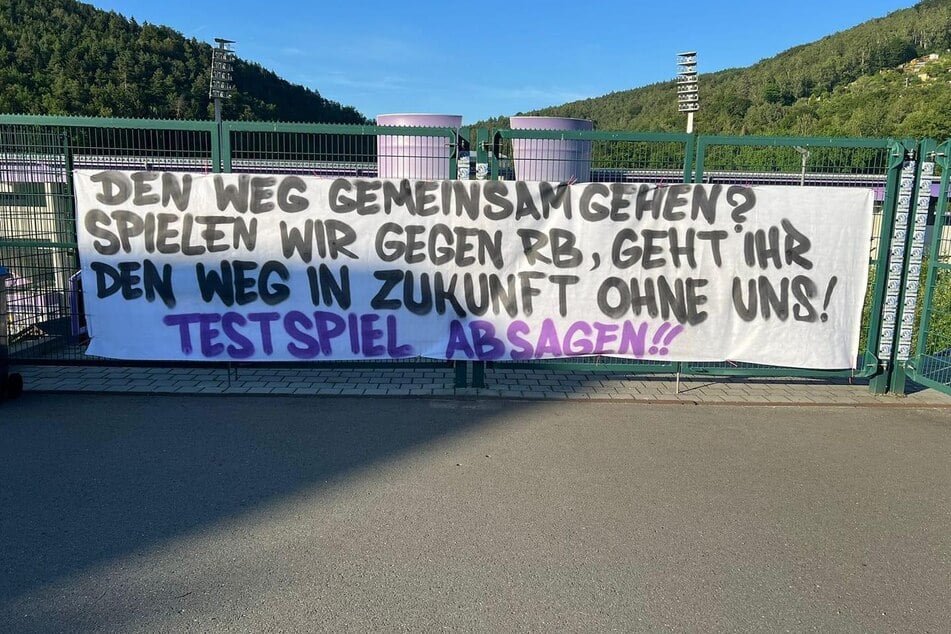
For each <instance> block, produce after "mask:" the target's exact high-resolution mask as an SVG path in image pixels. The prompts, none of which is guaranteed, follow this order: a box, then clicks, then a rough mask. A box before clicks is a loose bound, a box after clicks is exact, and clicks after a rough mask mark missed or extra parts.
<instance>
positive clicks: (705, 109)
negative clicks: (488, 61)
mask: <svg viewBox="0 0 951 634" xmlns="http://www.w3.org/2000/svg"><path fill="white" fill-rule="evenodd" d="M949 48H951V0H927V1H925V2H921V3H919V4H917V5H916V6H914V7H912V8H910V9H904V10H901V11H895V12H893V13H891V14H889V15H888V16H886V17H883V18H880V19H876V20H870V21H868V22H865V23H863V24H860V25H858V26H856V27H854V28H851V29H848V30H846V31H842V32H840V33H836V34H834V35H830V36H828V37H825V38H823V39H821V40H819V41H817V42H813V43H811V44H806V45H803V46H798V47H795V48H793V49H790V50H788V51H785V52H783V53H781V54H779V55H776V56H775V57H772V58H770V59H765V60H763V61H761V62H759V63H757V64H754V65H753V66H750V67H748V68H743V69H730V70H725V71H721V72H717V73H708V74H703V75H701V76H700V79H699V84H700V103H701V110H700V112H699V113H697V115H696V122H695V124H696V125H695V129H696V131H697V132H699V133H701V134H756V135H786V136H861V137H888V136H894V137H904V136H911V137H919V138H920V137H932V138H938V139H944V138H947V137H948V136H951V72H949V69H951V53H948V52H947V51H948V49H949ZM928 53H940V54H941V57H940V59H938V60H937V61H934V62H928V63H925V64H924V65H923V66H920V67H919V65H918V64H917V63H914V62H912V60H914V59H916V58H917V57H919V56H924V55H926V54H928ZM700 65H701V68H702V65H703V52H702V51H701V53H700ZM900 65H904V66H900ZM671 66H673V60H671ZM527 114H534V115H546V116H570V117H582V118H586V119H592V120H593V121H594V122H595V124H596V126H597V127H598V128H599V129H602V130H639V131H652V132H679V131H682V130H683V129H684V121H685V117H684V115H683V114H681V113H678V112H677V104H676V89H675V83H674V82H673V81H670V82H664V83H658V84H653V85H650V86H645V87H643V88H637V89H634V90H626V91H620V92H614V93H611V94H609V95H605V96H603V97H597V98H593V99H585V100H582V101H576V102H573V103H568V104H564V105H561V106H552V107H549V108H543V109H541V110H537V111H535V112H531V113H527ZM485 123H486V124H488V125H496V126H499V127H504V126H505V125H506V124H507V120H506V119H504V118H497V119H492V120H490V121H488V122H485Z"/></svg>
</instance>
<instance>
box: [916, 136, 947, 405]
mask: <svg viewBox="0 0 951 634" xmlns="http://www.w3.org/2000/svg"><path fill="white" fill-rule="evenodd" d="M949 150H951V141H948V142H945V143H944V144H942V145H941V146H939V147H938V148H937V150H936V152H935V158H936V161H935V176H937V177H939V178H940V181H939V182H940V185H939V187H938V195H937V197H936V199H935V200H934V201H933V202H935V205H934V208H933V211H932V212H931V213H930V214H929V221H928V224H927V226H926V227H925V228H924V232H925V241H926V244H927V245H928V247H927V251H926V256H925V257H926V259H925V261H924V264H923V266H922V284H921V288H920V295H919V301H918V308H919V314H918V316H917V317H918V320H917V328H916V333H917V347H916V351H915V355H914V357H913V358H912V359H911V360H910V362H909V363H908V366H907V367H908V374H909V376H910V377H911V378H912V379H913V380H915V381H917V382H919V383H922V384H925V385H928V386H930V387H934V388H937V389H940V390H942V391H944V392H948V393H951V205H949V201H948V195H949V181H951V169H949V158H948V151H949ZM915 230H916V231H919V230H920V228H918V227H916V229H915Z"/></svg>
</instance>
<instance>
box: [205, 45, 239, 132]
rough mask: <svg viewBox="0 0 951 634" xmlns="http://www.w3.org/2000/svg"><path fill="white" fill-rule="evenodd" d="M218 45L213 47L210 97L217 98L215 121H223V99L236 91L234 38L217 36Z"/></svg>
mask: <svg viewBox="0 0 951 634" xmlns="http://www.w3.org/2000/svg"><path fill="white" fill-rule="evenodd" d="M215 43H217V44H218V46H217V47H215V48H213V49H211V79H210V80H209V85H208V97H209V98H210V99H214V100H215V122H217V123H221V100H222V99H229V98H230V97H231V94H232V93H233V92H234V83H233V81H232V75H231V73H232V72H233V71H234V65H233V64H234V50H232V48H231V45H232V44H234V40H225V39H222V38H220V37H216V38H215Z"/></svg>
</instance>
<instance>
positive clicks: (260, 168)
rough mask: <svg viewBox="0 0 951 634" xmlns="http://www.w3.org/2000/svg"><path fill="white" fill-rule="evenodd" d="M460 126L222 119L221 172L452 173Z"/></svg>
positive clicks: (320, 174) (395, 175)
mask: <svg viewBox="0 0 951 634" xmlns="http://www.w3.org/2000/svg"><path fill="white" fill-rule="evenodd" d="M464 135H465V131H464V130H463V131H462V132H460V130H456V129H452V128H425V127H420V128H416V127H394V126H356V125H316V124H295V123H274V124H266V125H262V124H257V123H254V124H251V123H243V122H226V123H225V124H224V126H223V131H222V140H223V142H224V144H225V145H224V150H223V152H222V155H223V159H224V171H227V172H245V173H249V172H250V173H254V172H257V173H262V172H264V173H277V174H298V175H306V176H317V177H323V178H339V177H349V178H418V179H447V178H455V177H456V176H457V170H456V161H457V152H458V146H459V144H460V143H462V142H463V141H461V139H462V138H464Z"/></svg>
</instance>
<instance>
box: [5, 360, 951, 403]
mask: <svg viewBox="0 0 951 634" xmlns="http://www.w3.org/2000/svg"><path fill="white" fill-rule="evenodd" d="M13 371H17V372H19V373H21V374H22V375H23V379H24V383H25V390H26V391H27V392H40V393H42V392H82V393H128V394H183V395H187V394H232V395H240V394H251V395H264V394H281V395H299V396H310V397H313V396H320V397H334V396H338V397H339V396H350V397H352V396H374V397H464V398H512V399H531V400H574V399H591V400H602V401H606V400H617V401H635V402H649V403H670V402H681V403H687V404H701V403H702V404H711V405H712V404H734V405H736V404H750V405H763V404H769V405H796V404H799V405H817V404H821V405H841V406H856V405H876V406H891V407H901V406H909V407H949V408H951V396H949V395H946V394H943V393H941V392H938V391H936V390H932V389H923V388H920V387H919V386H916V385H914V384H909V388H910V389H909V394H907V395H906V396H898V395H884V396H876V395H873V394H871V393H870V392H869V388H868V382H867V381H861V380H854V381H850V380H848V379H843V380H826V379H822V380H818V379H798V378H732V377H695V376H694V377H682V378H681V379H680V380H679V381H678V380H677V378H676V377H674V376H671V375H642V374H630V375H626V374H617V373H604V372H567V371H559V370H549V369H531V370H521V369H519V370H516V369H508V368H504V367H498V366H497V367H495V368H489V369H488V370H487V372H486V387H485V388H472V387H467V388H456V387H454V373H453V370H452V368H450V367H448V366H446V367H436V368H433V367H427V368H359V369H356V368H352V367H340V368H326V367H324V368H302V369H296V368H272V367H238V368H230V369H228V368H224V367H215V368H207V367H205V368H202V367H176V368H165V367H86V366H23V367H15V368H13Z"/></svg>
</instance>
